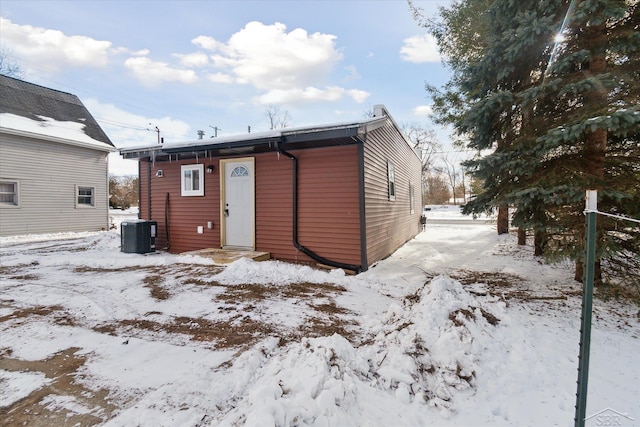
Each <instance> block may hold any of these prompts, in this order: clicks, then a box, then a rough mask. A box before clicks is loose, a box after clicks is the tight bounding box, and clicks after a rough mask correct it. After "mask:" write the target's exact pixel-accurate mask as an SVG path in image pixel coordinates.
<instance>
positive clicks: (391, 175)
mask: <svg viewBox="0 0 640 427" xmlns="http://www.w3.org/2000/svg"><path fill="white" fill-rule="evenodd" d="M387 180H388V182H389V200H391V201H394V200H395V199H396V173H395V170H394V168H393V163H391V161H390V160H389V161H387Z"/></svg>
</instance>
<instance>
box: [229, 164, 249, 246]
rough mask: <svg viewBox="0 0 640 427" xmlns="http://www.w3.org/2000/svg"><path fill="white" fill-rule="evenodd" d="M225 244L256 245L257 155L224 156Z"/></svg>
mask: <svg viewBox="0 0 640 427" xmlns="http://www.w3.org/2000/svg"><path fill="white" fill-rule="evenodd" d="M220 163H221V168H220V173H221V174H223V175H222V180H221V187H222V188H221V190H222V191H221V194H222V197H221V198H220V201H221V206H220V207H221V213H222V221H221V224H223V235H222V246H223V247H226V248H242V249H254V247H255V243H254V240H255V237H254V236H255V226H254V224H255V207H254V206H255V193H254V182H255V181H254V159H253V158H251V157H250V158H242V159H230V160H221V161H220Z"/></svg>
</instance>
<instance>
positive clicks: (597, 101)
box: [574, 26, 608, 285]
mask: <svg viewBox="0 0 640 427" xmlns="http://www.w3.org/2000/svg"><path fill="white" fill-rule="evenodd" d="M590 30H591V31H592V32H593V33H594V34H596V33H598V35H599V36H601V37H604V38H606V37H607V36H606V30H605V28H604V26H601V27H594V28H592V29H590ZM592 40H595V41H596V43H597V42H599V41H601V40H600V39H598V38H597V37H594V38H593V39H592ZM590 50H591V51H592V54H593V57H592V59H591V62H590V63H589V74H591V75H592V76H596V75H598V74H602V73H604V72H605V71H606V70H607V62H606V58H605V55H604V53H603V52H602V51H601V50H600V49H598V46H597V44H596V45H594V46H591V49H590ZM585 100H586V101H587V102H588V103H589V104H591V105H593V106H597V105H603V104H606V103H607V92H606V91H604V90H602V89H601V88H599V87H596V88H594V89H592V90H591V92H589V93H588V94H587V95H586V96H585ZM607 137H608V135H607V129H605V128H598V129H596V130H594V131H587V132H585V143H584V160H585V165H586V166H585V169H586V172H587V175H588V176H589V177H590V181H591V183H590V186H591V189H598V188H599V187H600V186H601V181H602V180H603V179H604V165H605V160H606V159H605V150H606V148H607ZM585 190H588V189H585ZM585 221H586V218H585ZM601 223H602V222H601V221H598V226H597V230H596V242H600V241H602V235H603V230H602V227H601V226H600V224H601ZM577 244H578V245H581V246H583V247H584V239H583V241H582V242H577ZM585 268H587V266H585V265H584V263H583V262H582V261H580V260H578V261H576V271H575V277H574V278H575V279H576V280H580V281H581V280H582V273H583V271H584V269H585ZM578 273H580V278H579V279H578ZM593 282H594V284H598V285H599V284H602V271H601V269H600V260H599V259H596V261H595V267H594V278H593Z"/></svg>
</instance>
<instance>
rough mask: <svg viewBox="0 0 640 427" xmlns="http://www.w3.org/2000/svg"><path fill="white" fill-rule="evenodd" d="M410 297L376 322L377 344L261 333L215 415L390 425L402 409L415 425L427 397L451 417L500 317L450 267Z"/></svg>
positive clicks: (248, 420) (232, 421)
mask: <svg viewBox="0 0 640 427" xmlns="http://www.w3.org/2000/svg"><path fill="white" fill-rule="evenodd" d="M414 297H415V298H409V299H407V302H406V304H405V307H404V308H403V307H401V306H400V305H398V304H393V305H392V306H391V307H389V309H388V310H387V311H386V312H385V313H384V315H383V317H382V319H379V320H378V321H377V323H376V322H375V321H371V322H370V323H371V324H370V325H368V326H369V327H370V328H371V329H370V331H369V335H370V336H371V337H373V338H372V340H373V343H372V344H368V345H364V346H362V347H359V348H354V347H353V345H352V344H351V343H350V342H349V341H347V340H346V339H345V338H344V337H342V336H340V335H337V334H334V335H333V336H330V337H322V338H303V339H302V340H301V342H299V343H295V344H291V345H289V346H288V347H287V348H284V349H283V348H278V347H276V346H275V342H274V341H272V342H271V343H270V344H268V343H267V342H263V347H262V349H261V350H260V351H250V352H247V353H245V354H244V355H242V356H241V357H240V358H239V359H238V360H237V361H236V362H235V363H234V366H233V368H232V370H233V371H237V370H240V371H243V372H245V373H246V371H247V368H249V369H255V372H254V374H253V375H252V380H249V379H247V377H246V376H243V377H241V378H242V380H241V383H242V384H240V383H236V384H225V388H227V389H231V390H234V392H235V394H234V396H233V398H232V399H231V400H232V401H233V402H235V403H234V405H233V408H232V409H231V410H230V411H229V412H226V411H224V410H223V411H221V412H222V413H224V415H222V416H221V418H219V419H216V420H210V421H214V422H212V425H239V424H243V425H246V426H260V425H274V426H284V425H363V424H366V425H385V424H387V422H391V423H393V422H394V420H396V421H397V417H404V418H405V421H406V422H407V423H408V425H411V424H412V423H413V421H417V420H419V419H420V415H419V414H420V412H423V413H424V411H426V410H427V407H426V406H428V407H435V408H437V409H438V410H439V411H438V412H439V413H440V415H441V416H443V417H445V418H448V417H449V416H450V415H451V413H452V411H453V410H454V408H453V404H452V401H453V400H454V398H455V395H456V394H457V393H463V392H465V391H466V390H469V389H471V388H473V387H474V386H475V381H474V379H475V375H476V372H477V369H478V367H477V365H476V361H477V360H478V358H479V357H480V354H481V353H480V352H479V351H478V350H479V349H480V347H479V346H481V345H490V343H489V341H491V340H492V338H491V335H490V334H489V333H488V332H487V331H488V330H489V329H490V328H492V327H494V325H496V324H498V322H499V320H498V318H497V317H495V316H494V315H493V314H491V313H490V312H489V311H488V310H487V309H486V308H485V307H483V306H482V305H481V304H480V302H479V301H478V300H476V299H475V298H474V297H473V296H472V295H471V294H469V293H468V292H466V291H465V290H464V289H463V288H462V285H461V284H460V283H459V282H457V281H454V280H452V279H450V278H448V277H446V276H440V277H438V278H436V279H434V280H433V281H432V282H431V283H430V284H429V285H427V286H425V287H424V288H423V289H422V290H421V291H420V292H419V293H418V294H416V295H415V296H414ZM415 299H417V301H414V300H415ZM258 360H260V361H259V362H258ZM216 383H217V382H216ZM371 399H374V400H379V401H380V402H381V403H382V402H387V403H382V404H381V405H380V406H379V407H380V408H389V407H394V408H412V410H410V411H405V410H397V409H396V410H397V412H396V413H393V412H395V410H394V411H392V412H391V413H387V414H382V413H375V412H374V413H372V412H370V409H367V410H365V408H371V406H372V405H370V404H366V405H365V404H364V402H369V401H371ZM389 399H392V400H395V404H394V405H389V403H388V401H389ZM221 405H224V402H215V406H216V407H218V408H219V407H220V406H221ZM420 407H422V409H421V408H420ZM403 412H404V414H403ZM412 416H413V417H414V418H415V419H414V420H409V419H407V417H412ZM380 417H383V419H384V418H385V417H387V421H386V422H383V421H381V419H380Z"/></svg>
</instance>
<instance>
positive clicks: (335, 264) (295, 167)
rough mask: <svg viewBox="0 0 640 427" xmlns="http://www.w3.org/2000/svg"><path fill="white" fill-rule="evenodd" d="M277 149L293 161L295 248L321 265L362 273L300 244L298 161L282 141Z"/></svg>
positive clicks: (360, 268)
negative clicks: (284, 147) (282, 147)
mask: <svg viewBox="0 0 640 427" xmlns="http://www.w3.org/2000/svg"><path fill="white" fill-rule="evenodd" d="M275 148H276V151H277V152H278V153H280V154H282V155H285V156H287V157H288V158H290V159H291V160H292V161H293V246H295V247H296V249H298V250H299V251H301V252H302V253H304V254H305V255H307V256H308V257H309V258H311V259H313V260H315V261H318V262H319V263H321V264H325V265H329V266H331V267H336V268H342V269H344V270H351V271H355V272H356V273H360V272H361V271H362V266H360V265H355V264H345V263H342V262H338V261H332V260H330V259H327V258H324V257H321V256H320V255H318V254H316V253H315V252H313V251H312V250H311V249H308V248H306V247H304V246H302V245H301V244H300V242H298V159H297V158H296V157H295V156H294V155H293V154H291V153H289V152H287V151H285V150H283V149H281V148H280V141H278V140H276V142H275Z"/></svg>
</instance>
